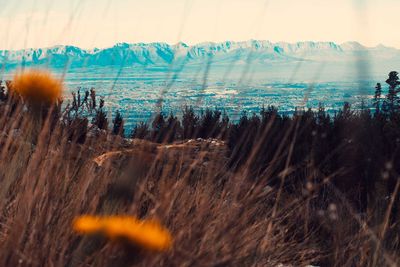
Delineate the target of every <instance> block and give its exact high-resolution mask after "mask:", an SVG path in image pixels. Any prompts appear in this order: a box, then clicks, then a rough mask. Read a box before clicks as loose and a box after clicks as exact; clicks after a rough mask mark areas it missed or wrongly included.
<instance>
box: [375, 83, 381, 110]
mask: <svg viewBox="0 0 400 267" xmlns="http://www.w3.org/2000/svg"><path fill="white" fill-rule="evenodd" d="M381 96H382V85H381V84H380V83H377V84H376V86H375V95H374V102H373V106H374V108H375V112H376V113H379V112H380V109H381Z"/></svg>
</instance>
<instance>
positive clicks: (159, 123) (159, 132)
mask: <svg viewBox="0 0 400 267" xmlns="http://www.w3.org/2000/svg"><path fill="white" fill-rule="evenodd" d="M165 126H166V125H165V117H164V114H163V113H162V112H160V113H158V114H157V115H156V116H155V117H154V120H153V122H152V124H151V127H152V131H153V132H152V138H151V139H152V140H153V141H154V142H157V143H162V142H164V141H165V140H164V138H165Z"/></svg>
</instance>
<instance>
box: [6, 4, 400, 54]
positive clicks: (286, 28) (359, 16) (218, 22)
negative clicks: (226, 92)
mask: <svg viewBox="0 0 400 267" xmlns="http://www.w3.org/2000/svg"><path fill="white" fill-rule="evenodd" d="M0 6H1V9H0V25H1V28H0V29H1V32H0V49H20V48H28V47H35V48H36V47H48V46H52V45H57V44H69V45H77V46H80V47H83V48H93V47H99V48H102V47H109V46H112V45H114V44H115V43H117V42H129V43H133V42H158V41H161V42H167V43H170V44H175V43H177V42H179V41H182V42H185V43H188V44H195V43H199V42H205V41H226V40H232V41H244V40H249V39H260V40H270V41H287V42H296V41H334V42H337V43H343V42H346V41H358V42H361V43H362V44H364V45H367V46H374V45H377V44H380V43H382V44H384V45H387V46H393V47H397V48H400V33H399V32H398V30H399V25H400V20H399V16H398V14H399V11H400V0H142V1H139V0H0Z"/></svg>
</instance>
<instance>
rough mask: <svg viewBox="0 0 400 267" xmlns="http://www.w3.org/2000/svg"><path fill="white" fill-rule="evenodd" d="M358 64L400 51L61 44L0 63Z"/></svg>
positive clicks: (301, 45)
mask: <svg viewBox="0 0 400 267" xmlns="http://www.w3.org/2000/svg"><path fill="white" fill-rule="evenodd" d="M355 60H371V61H396V62H397V61H400V50H399V49H396V48H391V47H386V46H383V45H378V46H376V47H366V46H363V45H361V44H359V43H357V42H347V43H343V44H336V43H334V42H297V43H286V42H278V43H272V42H270V41H257V40H250V41H245V42H231V41H226V42H220V43H212V42H207V43H200V44H196V45H191V46H190V45H187V44H185V43H178V44H175V45H169V44H167V43H161V42H160V43H134V44H128V43H118V44H116V45H114V46H113V47H109V48H104V49H98V48H95V49H90V50H88V49H81V48H79V47H76V46H68V45H59V46H54V47H49V48H39V49H24V50H0V64H2V65H3V66H5V67H6V68H7V67H16V66H20V65H21V64H24V65H28V66H29V65H50V66H52V67H65V66H69V67H82V66H113V65H122V66H167V65H170V64H177V65H179V64H185V65H191V64H203V63H205V62H212V63H213V64H225V65H226V64H232V63H233V62H234V63H235V64H246V63H252V64H267V63H271V62H288V61H289V62H293V61H324V62H338V61H339V62H346V61H355Z"/></svg>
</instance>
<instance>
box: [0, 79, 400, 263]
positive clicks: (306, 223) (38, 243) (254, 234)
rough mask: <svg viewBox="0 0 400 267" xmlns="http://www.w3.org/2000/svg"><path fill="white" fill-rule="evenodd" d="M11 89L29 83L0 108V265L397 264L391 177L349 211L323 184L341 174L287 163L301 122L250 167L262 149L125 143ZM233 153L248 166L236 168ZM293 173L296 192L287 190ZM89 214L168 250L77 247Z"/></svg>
mask: <svg viewBox="0 0 400 267" xmlns="http://www.w3.org/2000/svg"><path fill="white" fill-rule="evenodd" d="M29 79H30V78H28V80H27V81H25V82H27V83H28V87H29V86H31V85H30V82H29V81H30V80H29ZM46 79H47V78H45V81H44V83H45V84H47V81H46ZM41 82H43V81H41ZM41 82H40V83H41ZM40 83H39V84H40ZM35 84H36V83H35ZM17 86H20V87H24V86H26V85H25V84H23V85H21V84H20V85H18V83H14V89H13V90H14V92H13V90H10V91H9V93H8V95H7V96H4V97H3V99H2V102H1V104H0V109H1V112H0V127H1V128H0V130H1V132H0V266H307V265H317V266H397V265H399V264H400V257H399V255H400V254H399V249H400V247H399V232H398V231H397V230H398V229H399V220H398V218H399V217H398V214H397V213H398V211H397V210H396V205H397V204H396V202H398V191H399V187H400V182H399V179H397V180H393V181H395V182H394V186H393V187H391V191H390V193H389V194H388V191H387V189H386V188H387V187H386V184H385V183H384V182H376V183H375V185H376V186H375V187H374V189H373V192H374V195H375V198H374V201H371V202H368V203H372V202H373V203H374V204H368V206H367V207H364V208H360V207H359V206H358V205H355V204H354V202H352V201H350V200H349V199H350V198H351V194H352V192H353V193H354V192H355V191H357V190H348V191H347V192H344V191H343V190H341V187H340V186H339V184H340V183H339V184H338V183H334V182H333V179H334V178H335V177H336V176H337V175H339V174H343V173H345V172H346V168H347V166H348V164H349V162H347V161H346V162H344V161H343V163H340V161H339V163H340V164H339V165H338V168H337V169H335V170H332V171H324V172H322V171H321V169H318V168H316V165H315V164H312V163H313V159H309V158H308V157H307V155H306V154H304V157H303V158H307V160H306V161H305V162H306V163H307V164H304V162H303V163H302V164H298V163H297V161H291V158H292V155H295V154H296V153H300V155H302V154H301V153H303V152H302V151H297V150H298V148H299V146H297V143H296V140H297V139H296V138H297V134H299V135H300V133H301V131H300V129H301V127H300V126H301V125H300V126H299V123H300V122H302V120H300V121H295V123H293V124H291V125H292V126H293V127H289V128H287V127H286V126H285V127H282V129H284V130H283V131H282V132H280V133H279V136H282V137H283V138H284V142H280V143H278V144H276V146H275V147H272V146H271V148H270V150H272V151H271V154H272V155H274V157H273V159H272V160H271V161H269V163H268V167H267V168H266V169H257V168H255V167H254V166H255V164H260V157H259V155H258V154H259V151H261V149H263V150H262V151H264V149H265V148H264V147H263V146H262V144H261V141H262V139H256V140H251V141H252V144H253V145H252V146H251V148H248V147H247V146H244V145H242V146H239V145H238V146H235V148H234V149H232V147H230V145H229V144H228V142H227V141H226V140H225V138H218V136H217V137H216V138H214V139H211V138H203V139H200V138H196V139H186V138H182V140H176V141H174V140H172V141H171V142H162V141H161V142H153V141H149V140H143V139H126V138H123V137H121V136H119V135H118V134H115V133H114V134H112V131H108V130H99V129H98V128H97V127H96V126H94V125H90V124H89V125H88V124H87V121H86V123H85V120H84V119H83V117H79V116H73V117H71V116H69V115H71V113H68V112H66V111H65V110H64V109H61V107H60V105H59V104H58V101H59V97H58V96H57V95H56V96H54V94H50V95H46V94H44V96H41V97H40V99H39V101H37V100H36V99H35V100H32V99H31V98H30V96H29V95H26V94H25V93H24V92H23V91H21V90H19V89H18V88H17ZM57 86H58V85H54V84H53V85H52V86H50V87H51V88H53V87H56V88H57ZM37 87H39V88H43V86H37ZM46 90H53V89H46ZM43 99H44V100H43ZM74 114H75V113H74ZM273 120H274V119H273V118H272V119H271V121H273ZM268 125H272V124H267V126H268ZM296 125H297V126H296ZM249 127H250V126H249ZM82 129H84V130H85V131H84V132H83V134H82ZM249 129H251V128H249ZM271 129H272V128H271V126H270V127H269V128H268V127H265V128H264V130H262V131H261V132H260V131H258V133H259V134H261V135H262V136H267V134H268V133H269V130H271ZM275 130H276V129H275ZM236 133H237V135H236V137H237V138H239V137H240V136H241V134H238V132H236ZM310 134H311V133H310ZM229 140H231V141H229V142H230V143H232V139H229ZM239 140H241V141H237V142H238V143H249V142H250V141H249V140H248V139H243V138H242V139H240V138H239ZM260 140H261V141H260ZM158 141H160V140H158ZM270 150H269V151H270ZM295 151H297V152H295ZM343 151H344V154H347V153H348V152H347V150H343ZM238 153H239V155H246V158H245V160H244V159H243V158H241V157H239V159H240V164H239V161H237V157H238V156H237V155H238ZM296 155H297V154H296ZM326 156H327V155H326ZM331 160H332V159H331ZM232 162H234V163H232ZM294 162H296V163H294ZM350 163H351V161H350ZM274 164H275V165H274ZM257 166H258V165H257ZM271 166H272V167H271ZM273 166H279V168H277V169H279V172H276V171H270V170H271V168H273ZM381 167H382V168H383V169H386V170H394V169H396V168H397V165H395V166H389V165H387V164H386V165H385V164H383V166H381ZM294 172H296V175H297V176H299V175H300V176H301V177H303V178H304V180H303V182H301V183H300V184H298V183H291V182H290V183H288V181H292V180H291V179H290V178H291V176H292V175H293V173H294ZM393 173H394V171H393ZM379 175H380V174H379ZM388 175H389V174H388ZM390 176H395V175H394V174H392V173H390ZM315 177H318V179H315ZM395 177H396V178H397V177H398V176H395ZM381 180H382V179H380V178H379V179H377V181H381ZM271 181H273V182H271ZM307 181H308V182H307ZM382 181H383V180H382ZM396 181H397V182H396ZM346 185H347V184H346ZM357 185H358V184H357V183H355V184H354V187H355V188H356V187H357ZM85 214H90V215H130V216H134V217H135V218H139V219H147V220H157V221H158V222H160V223H161V224H162V225H163V226H164V227H165V228H166V229H168V231H169V232H170V233H171V235H172V238H173V244H172V247H170V248H169V249H167V250H165V251H162V252H154V251H148V250H146V249H145V248H143V247H141V246H140V245H135V244H132V243H130V242H127V241H126V240H119V239H118V240H110V239H108V238H107V237H105V236H104V235H101V234H98V235H83V236H82V235H80V234H78V233H76V232H75V231H74V230H73V222H74V219H75V218H77V217H78V216H80V215H85Z"/></svg>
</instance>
